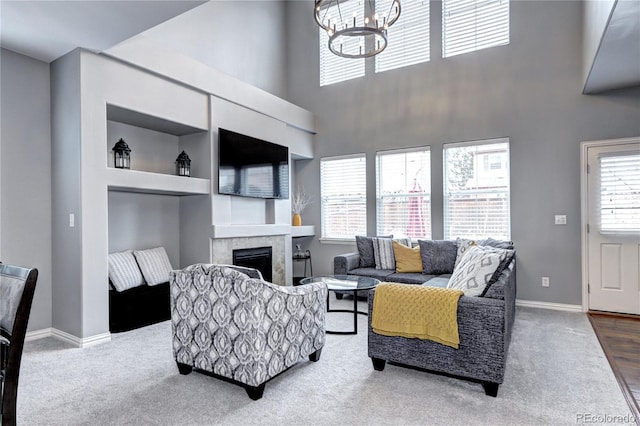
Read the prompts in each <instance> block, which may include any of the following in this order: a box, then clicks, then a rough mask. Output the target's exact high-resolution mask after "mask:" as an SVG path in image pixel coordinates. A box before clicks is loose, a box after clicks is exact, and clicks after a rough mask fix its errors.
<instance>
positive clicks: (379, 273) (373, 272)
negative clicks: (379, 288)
mask: <svg viewBox="0 0 640 426" xmlns="http://www.w3.org/2000/svg"><path fill="white" fill-rule="evenodd" d="M394 272H395V271H394V270H392V269H376V268H356V269H352V270H350V271H349V275H358V276H362V277H371V278H377V279H379V280H380V281H384V280H385V278H387V277H388V276H389V275H391V274H393V273H394Z"/></svg>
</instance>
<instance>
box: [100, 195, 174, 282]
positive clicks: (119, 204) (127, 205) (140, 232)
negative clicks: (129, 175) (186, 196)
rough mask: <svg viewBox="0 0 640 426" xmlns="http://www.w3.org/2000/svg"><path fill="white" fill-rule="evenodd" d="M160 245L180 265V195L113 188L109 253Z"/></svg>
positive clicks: (110, 207)
mask: <svg viewBox="0 0 640 426" xmlns="http://www.w3.org/2000/svg"><path fill="white" fill-rule="evenodd" d="M160 246H162V247H164V248H165V249H166V251H167V255H168V256H169V260H170V261H171V266H173V267H174V268H176V269H177V268H179V267H180V266H181V265H180V200H179V198H178V197H171V196H167V195H156V194H136V193H131V192H114V191H109V253H113V252H116V251H123V250H129V249H132V250H143V249H148V248H154V247H160ZM105 285H106V283H105Z"/></svg>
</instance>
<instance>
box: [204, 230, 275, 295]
mask: <svg viewBox="0 0 640 426" xmlns="http://www.w3.org/2000/svg"><path fill="white" fill-rule="evenodd" d="M265 247H266V248H271V279H270V280H269V279H267V277H266V274H264V273H263V277H264V278H265V279H266V280H267V281H271V282H272V283H274V284H279V285H286V267H287V265H286V259H287V256H286V252H285V236H284V235H272V236H260V237H234V238H214V239H212V240H211V253H212V260H211V261H212V262H213V263H224V264H233V263H234V259H233V252H234V250H243V249H254V248H265Z"/></svg>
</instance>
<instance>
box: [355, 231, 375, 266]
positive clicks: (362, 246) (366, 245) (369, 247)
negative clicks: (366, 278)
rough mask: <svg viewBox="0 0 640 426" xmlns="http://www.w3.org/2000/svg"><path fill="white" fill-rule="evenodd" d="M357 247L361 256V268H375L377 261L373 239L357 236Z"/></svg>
mask: <svg viewBox="0 0 640 426" xmlns="http://www.w3.org/2000/svg"><path fill="white" fill-rule="evenodd" d="M356 246H357V247H358V254H359V255H360V267H361V268H374V267H375V266H376V259H375V257H374V254H373V238H371V237H363V236H360V235H356Z"/></svg>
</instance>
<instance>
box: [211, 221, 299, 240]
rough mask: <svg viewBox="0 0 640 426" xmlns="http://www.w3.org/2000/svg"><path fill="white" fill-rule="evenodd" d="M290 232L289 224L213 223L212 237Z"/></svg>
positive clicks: (258, 235) (285, 233)
mask: <svg viewBox="0 0 640 426" xmlns="http://www.w3.org/2000/svg"><path fill="white" fill-rule="evenodd" d="M290 233H291V225H277V224H265V225H214V226H213V238H237V237H260V236H270V235H287V234H290Z"/></svg>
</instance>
